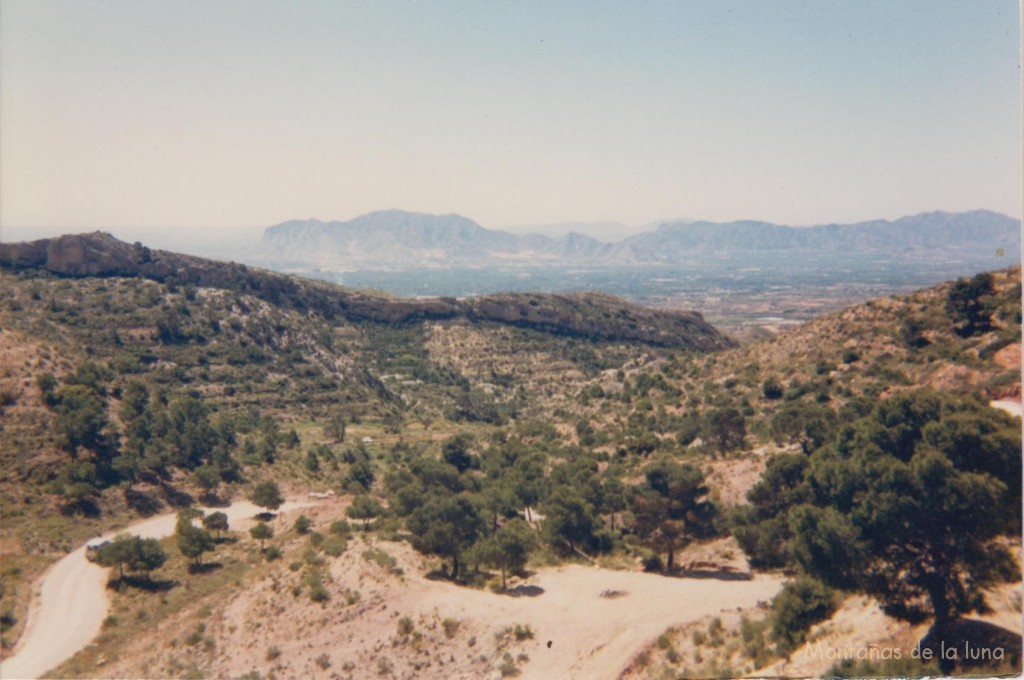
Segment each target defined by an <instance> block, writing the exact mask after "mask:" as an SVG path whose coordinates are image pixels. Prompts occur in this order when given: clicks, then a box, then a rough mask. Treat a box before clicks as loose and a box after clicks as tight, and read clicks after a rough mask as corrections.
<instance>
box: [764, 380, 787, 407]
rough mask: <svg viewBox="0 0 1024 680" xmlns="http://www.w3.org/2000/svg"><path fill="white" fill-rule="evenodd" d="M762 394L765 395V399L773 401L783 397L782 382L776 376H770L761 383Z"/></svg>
mask: <svg viewBox="0 0 1024 680" xmlns="http://www.w3.org/2000/svg"><path fill="white" fill-rule="evenodd" d="M761 394H763V395H764V398H765V399H769V400H772V401H775V400H778V399H782V394H783V389H782V384H781V383H780V382H779V381H778V379H777V378H776V377H775V376H770V377H768V378H767V379H766V380H765V381H764V383H763V384H762V385H761Z"/></svg>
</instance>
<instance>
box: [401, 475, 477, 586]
mask: <svg viewBox="0 0 1024 680" xmlns="http://www.w3.org/2000/svg"><path fill="white" fill-rule="evenodd" d="M406 524H407V526H408V528H409V531H410V532H412V546H413V548H415V549H416V550H418V551H419V552H422V553H425V554H428V555H438V556H440V557H442V558H444V557H447V558H450V559H451V561H452V570H451V578H452V580H453V581H455V580H458V578H459V575H460V573H461V571H460V568H461V558H462V555H463V553H464V552H466V550H468V549H469V548H470V547H471V546H472V545H473V544H474V543H475V542H476V540H477V537H478V536H479V535H480V533H481V532H482V531H483V528H484V520H483V518H481V517H480V514H479V512H477V509H476V506H474V505H473V503H472V502H471V501H470V499H469V498H468V497H467V496H466V495H462V494H460V495H457V496H447V497H441V498H437V497H433V498H431V499H429V500H428V501H427V502H426V503H424V504H423V505H422V506H420V507H419V508H417V509H416V510H415V511H413V513H412V514H410V515H409V517H408V519H407V520H406Z"/></svg>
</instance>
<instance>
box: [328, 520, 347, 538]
mask: <svg viewBox="0 0 1024 680" xmlns="http://www.w3.org/2000/svg"><path fill="white" fill-rule="evenodd" d="M327 531H328V532H329V533H331V534H332V535H334V536H348V535H349V534H351V533H352V525H351V524H349V523H348V522H347V521H346V520H343V519H339V520H335V521H333V522H331V526H330V528H328V530H327Z"/></svg>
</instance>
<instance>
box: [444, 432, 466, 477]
mask: <svg viewBox="0 0 1024 680" xmlns="http://www.w3.org/2000/svg"><path fill="white" fill-rule="evenodd" d="M472 443H473V439H472V438H471V437H470V436H469V435H466V434H458V435H455V436H454V437H452V438H451V439H449V440H448V441H446V442H445V443H444V444H443V445H442V446H441V458H442V459H443V460H444V462H446V463H448V464H449V465H451V466H453V467H454V468H455V469H456V470H458V471H459V472H465V471H466V470H468V469H470V468H471V467H473V465H474V456H473V455H471V454H470V453H469V447H470V446H471V445H472Z"/></svg>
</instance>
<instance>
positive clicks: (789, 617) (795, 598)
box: [770, 576, 836, 655]
mask: <svg viewBox="0 0 1024 680" xmlns="http://www.w3.org/2000/svg"><path fill="white" fill-rule="evenodd" d="M835 608H836V607H835V597H834V594H833V592H832V590H830V589H829V588H828V587H827V586H825V585H824V584H823V583H821V582H820V581H818V580H816V579H814V578H811V577H810V576H800V577H798V578H797V579H796V580H794V581H790V582H789V583H787V584H786V585H785V586H784V587H783V588H782V591H781V592H780V593H779V594H778V595H776V596H775V599H773V600H772V613H771V616H770V619H771V626H772V635H773V636H774V638H775V640H776V644H777V645H778V648H779V651H780V653H782V654H787V655H788V653H789V652H791V651H792V650H793V649H795V648H796V647H797V646H798V645H800V643H802V642H803V641H804V637H805V635H806V634H807V631H808V629H809V628H810V627H811V626H813V625H814V624H815V623H818V622H819V621H824V620H825V619H827V618H828V617H829V616H831V615H832V612H834V611H835Z"/></svg>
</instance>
